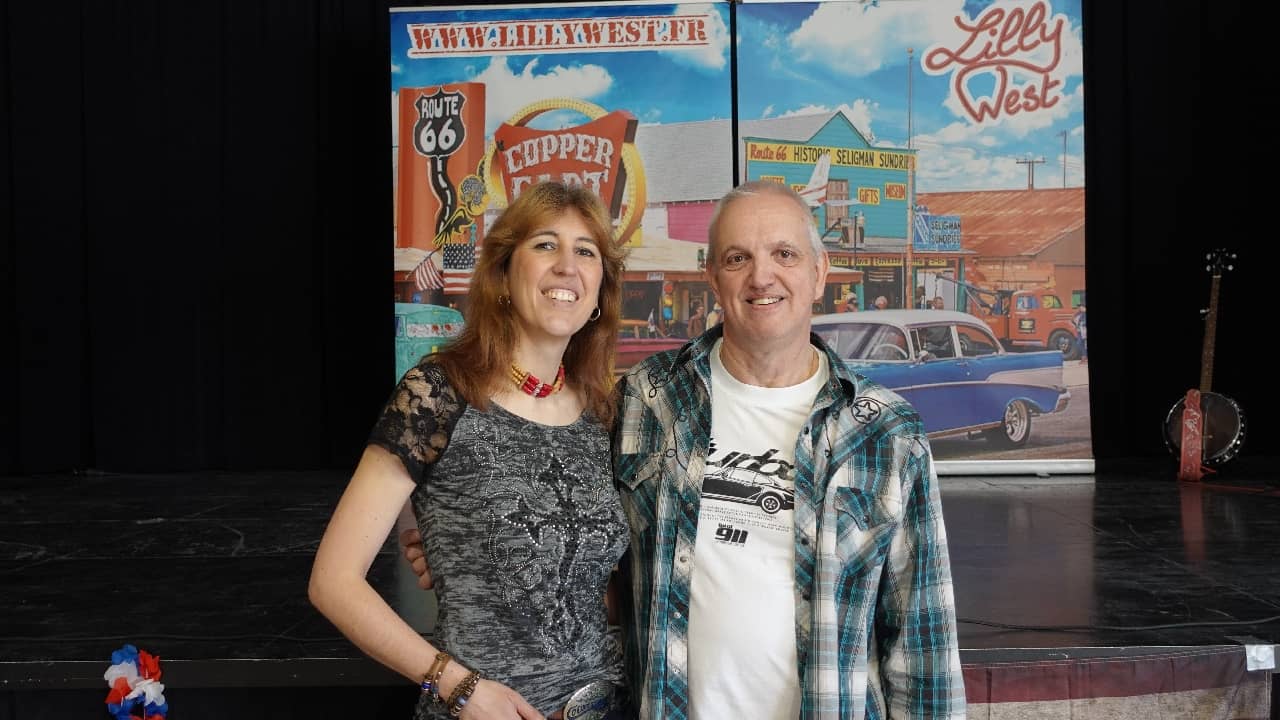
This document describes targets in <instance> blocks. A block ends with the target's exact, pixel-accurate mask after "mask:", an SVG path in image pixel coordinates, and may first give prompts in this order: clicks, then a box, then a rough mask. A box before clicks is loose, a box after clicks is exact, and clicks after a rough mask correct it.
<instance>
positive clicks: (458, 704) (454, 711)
mask: <svg viewBox="0 0 1280 720" xmlns="http://www.w3.org/2000/svg"><path fill="white" fill-rule="evenodd" d="M479 683H480V671H479V670H472V671H471V673H470V674H468V675H467V676H466V677H465V678H463V679H462V682H459V683H458V686H457V687H455V688H454V689H453V693H452V694H450V695H449V717H458V716H459V715H461V714H462V708H464V707H466V705H467V701H468V700H470V699H471V693H473V692H475V691H476V685H478V684H479Z"/></svg>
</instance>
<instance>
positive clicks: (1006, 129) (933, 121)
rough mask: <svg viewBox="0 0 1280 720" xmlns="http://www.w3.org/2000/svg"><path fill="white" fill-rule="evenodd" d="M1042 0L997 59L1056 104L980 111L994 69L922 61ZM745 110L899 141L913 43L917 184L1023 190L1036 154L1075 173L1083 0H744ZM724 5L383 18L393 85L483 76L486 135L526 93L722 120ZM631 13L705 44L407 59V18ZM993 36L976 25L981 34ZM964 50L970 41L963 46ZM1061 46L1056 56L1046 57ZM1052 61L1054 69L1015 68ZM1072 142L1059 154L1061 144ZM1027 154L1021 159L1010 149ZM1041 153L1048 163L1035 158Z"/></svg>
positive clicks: (480, 9)
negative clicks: (1028, 25)
mask: <svg viewBox="0 0 1280 720" xmlns="http://www.w3.org/2000/svg"><path fill="white" fill-rule="evenodd" d="M1037 4H1038V5H1041V6H1042V7H1044V8H1045V9H1046V10H1047V13H1046V16H1045V28H1043V30H1044V32H1045V33H1046V37H1049V33H1050V31H1051V30H1052V28H1054V27H1056V25H1057V23H1058V21H1061V31H1060V32H1058V33H1057V34H1056V35H1052V38H1053V39H1052V40H1045V41H1043V42H1036V41H1035V39H1036V38H1039V37H1041V36H1040V35H1039V34H1038V33H1037V34H1034V35H1030V36H1023V45H1024V47H1023V48H1022V49H1018V50H1014V51H1011V52H1009V53H1008V54H1007V55H1004V56H1001V57H1000V58H998V60H1000V61H1001V62H1000V63H998V64H999V65H1001V66H1002V67H1004V69H1005V70H1006V72H1009V78H1010V82H1011V84H1012V85H1015V86H1028V87H1037V88H1038V87H1043V86H1044V83H1045V82H1046V81H1048V82H1049V83H1050V90H1049V92H1048V93H1047V94H1046V97H1047V98H1049V99H1050V100H1052V104H1051V106H1050V107H1043V108H1037V109H1035V110H1031V111H1024V112H1018V113H1016V114H1008V113H1003V112H1002V113H1000V114H999V116H998V117H996V118H991V117H989V116H988V117H984V118H983V120H982V121H981V122H978V121H975V119H974V117H973V113H972V111H968V112H967V111H966V109H965V108H964V107H963V105H962V104H961V102H960V101H959V99H958V98H959V95H960V94H964V95H967V96H968V98H969V99H970V106H971V107H972V106H973V105H975V104H976V103H977V102H979V101H980V100H981V99H982V98H984V97H991V96H994V95H996V94H997V92H998V90H999V82H998V79H997V78H998V76H997V75H996V74H995V71H994V69H982V68H972V74H970V75H969V76H968V77H967V78H964V79H963V83H964V84H963V88H957V73H958V71H959V70H960V69H962V67H964V64H963V63H958V62H953V63H950V64H948V65H947V66H946V67H943V68H941V69H939V70H938V71H937V73H936V74H931V73H929V72H926V71H925V69H924V60H925V58H926V57H927V56H928V54H929V51H930V49H931V48H939V47H944V48H947V49H952V50H956V49H958V48H960V47H961V46H962V44H963V42H964V40H965V38H966V37H967V33H966V32H964V31H962V30H961V29H960V28H958V27H957V25H956V23H955V18H956V17H957V16H960V17H961V18H963V19H964V20H966V21H972V20H974V19H976V18H978V17H979V16H981V15H983V14H984V13H985V12H987V11H990V10H992V9H993V7H992V6H995V7H994V9H1003V10H1005V11H1006V16H1007V15H1008V13H1009V12H1010V11H1012V10H1014V9H1021V11H1023V12H1026V11H1027V10H1028V9H1030V8H1032V7H1033V6H1035V5H1037ZM735 12H736V31H737V63H738V68H737V72H738V75H737V77H738V97H737V102H738V113H739V117H740V119H742V120H753V119H761V118H776V117H783V116H787V115H797V114H810V113H818V112H827V113H829V112H833V111H836V110H842V111H844V113H845V114H846V115H847V116H848V117H849V118H850V120H851V121H852V122H853V124H854V126H855V127H857V128H858V129H859V130H860V131H862V132H863V134H864V135H866V136H867V137H868V138H869V139H870V140H871V141H872V143H873V144H875V145H878V146H884V147H906V145H907V116H908V92H907V86H908V80H907V78H908V69H907V65H908V55H907V48H913V49H914V50H915V53H914V63H913V64H912V69H911V73H910V75H911V93H910V95H911V98H910V117H911V130H912V132H911V143H912V146H913V147H914V148H915V149H916V150H918V151H919V157H920V163H919V172H918V174H917V177H916V183H917V188H916V189H917V191H919V192H938V191H945V190H977V189H1014V188H1022V187H1026V184H1027V174H1028V167H1029V166H1028V164H1027V163H1026V162H1025V161H1027V160H1033V161H1036V162H1035V163H1034V164H1033V165H1031V167H1033V168H1034V172H1035V184H1036V187H1061V186H1062V185H1063V176H1064V171H1065V176H1066V185H1067V186H1070V187H1079V186H1082V185H1083V184H1084V110H1083V105H1084V101H1083V93H1084V83H1083V75H1082V74H1083V53H1082V39H1081V36H1082V27H1081V10H1080V0H1069V1H1066V2H1052V3H1051V2H1048V0H1040V1H1039V2H1027V1H1025V0H1017V1H1016V2H1014V1H1010V0H998V1H997V2H990V1H987V0H969V1H967V2H966V1H965V0H878V1H877V0H867V1H866V2H856V1H839V2H824V3H772V2H747V3H745V4H741V5H738V6H736V8H735ZM728 13H729V7H728V5H727V4H724V3H713V4H705V3H689V4H674V5H657V4H645V5H620V4H619V5H596V6H593V5H536V4H531V5H523V6H517V5H509V6H476V7H473V8H469V9H459V8H448V9H430V10H429V9H418V10H411V11H404V12H393V13H392V14H391V23H392V33H391V50H392V62H391V79H392V88H391V89H392V91H395V90H396V89H398V88H399V87H406V86H408V87H416V86H426V85H434V84H440V83H449V82H462V81H474V82H483V83H485V84H486V86H487V88H488V90H487V92H486V97H487V100H486V102H487V113H486V115H487V117H486V133H491V132H492V131H493V129H494V128H495V127H497V125H498V124H499V123H501V122H503V121H504V120H507V119H508V118H510V117H511V116H512V115H513V114H514V113H515V112H516V111H517V110H519V109H520V108H522V107H524V106H525V105H527V104H529V103H530V102H533V101H536V100H540V99H544V98H548V97H572V98H578V99H581V100H586V101H588V102H591V103H594V104H596V105H599V106H601V107H603V108H606V109H615V108H626V109H628V110H630V111H631V112H632V113H633V114H635V115H636V117H637V118H638V119H639V120H640V122H641V123H674V122H690V121H699V120H707V119H715V118H726V117H728V116H729V115H730V113H731V112H732V110H731V108H730V105H729V102H730V98H729V95H728V92H727V91H719V90H718V89H719V88H727V87H728V86H729V83H730V58H729V49H730V37H729V17H728ZM625 14H637V15H663V14H705V15H709V16H710V20H711V21H710V23H709V25H708V42H707V43H706V45H704V46H702V47H700V48H698V49H696V50H693V51H690V50H663V51H652V50H647V51H643V52H577V53H572V54H556V53H541V54H524V55H520V54H516V55H474V56H466V57H432V58H430V59H429V60H413V59H410V58H409V57H408V49H409V45H410V39H409V35H408V33H407V32H406V31H405V25H406V24H407V23H413V22H462V21H472V20H481V19H491V18H497V17H500V18H502V19H552V18H586V17H593V16H599V17H604V16H618V15H625ZM985 37H986V35H981V36H980V38H979V39H980V40H981V39H982V38H985ZM968 53H969V54H973V53H976V50H973V49H971V50H969V51H968ZM1055 58H1056V59H1055ZM1019 64H1020V65H1021V66H1022V67H1050V66H1051V67H1052V69H1051V70H1049V71H1048V72H1047V73H1043V72H1039V71H1038V70H1037V71H1034V72H1028V71H1026V70H1018V69H1017V68H1018V66H1019ZM578 122H581V118H580V117H578V116H576V115H573V114H568V115H566V116H565V117H556V116H554V115H552V114H548V115H544V116H542V117H540V118H538V119H537V121H535V123H534V124H535V125H537V126H542V127H555V126H557V125H558V124H576V123H578ZM1064 147H1065V153H1064ZM1020 160H1021V161H1024V162H1019V161H1020ZM1040 160H1043V162H1039V161H1040Z"/></svg>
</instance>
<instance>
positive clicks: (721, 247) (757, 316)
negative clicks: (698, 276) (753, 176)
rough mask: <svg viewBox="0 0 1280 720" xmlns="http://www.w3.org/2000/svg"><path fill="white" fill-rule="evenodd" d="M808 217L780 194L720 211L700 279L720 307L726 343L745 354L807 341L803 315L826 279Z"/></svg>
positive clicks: (806, 318)
mask: <svg viewBox="0 0 1280 720" xmlns="http://www.w3.org/2000/svg"><path fill="white" fill-rule="evenodd" d="M811 222H812V220H811V219H810V217H809V214H808V213H807V212H805V210H804V209H803V208H801V207H800V206H799V205H798V204H797V203H795V202H794V201H793V200H792V199H790V198H788V197H786V196H779V195H771V194H760V195H754V196H750V197H745V198H740V199H738V200H736V201H735V202H733V203H731V204H730V205H729V206H728V207H726V208H725V209H724V210H723V211H722V214H721V216H720V222H719V225H718V227H717V233H716V238H714V239H713V244H712V248H711V253H712V256H711V262H709V263H708V264H707V281H708V282H709V283H710V284H711V288H712V289H713V290H715V293H716V297H717V298H718V299H719V301H720V305H721V306H723V308H724V319H723V320H722V323H723V325H724V328H725V330H724V338H725V342H726V343H729V344H733V345H737V346H739V347H740V348H742V349H743V350H745V351H747V352H757V351H759V350H783V349H796V348H799V347H801V346H807V345H808V344H809V319H810V317H811V316H812V312H813V311H812V307H813V303H814V301H815V300H816V299H817V298H819V297H821V295H822V287H823V285H824V284H825V283H826V279H827V262H828V261H827V254H826V253H825V252H823V253H821V255H815V254H814V249H813V247H812V245H810V242H809V231H808V224H809V223H811Z"/></svg>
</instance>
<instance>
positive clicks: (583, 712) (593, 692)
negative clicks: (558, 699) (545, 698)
mask: <svg viewBox="0 0 1280 720" xmlns="http://www.w3.org/2000/svg"><path fill="white" fill-rule="evenodd" d="M613 693H614V686H613V683H612V682H609V681H608V680H596V681H595V682H591V683H587V684H586V685H583V686H582V687H580V688H578V689H577V690H575V691H573V694H572V695H570V696H569V700H568V702H566V703H565V704H564V720H602V719H603V718H604V716H605V715H606V714H608V712H609V709H610V708H611V707H612V705H613V702H612V701H613Z"/></svg>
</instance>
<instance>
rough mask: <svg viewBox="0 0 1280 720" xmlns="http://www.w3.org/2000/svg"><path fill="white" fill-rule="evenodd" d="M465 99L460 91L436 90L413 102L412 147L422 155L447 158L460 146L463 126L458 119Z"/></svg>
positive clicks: (464, 134)
mask: <svg viewBox="0 0 1280 720" xmlns="http://www.w3.org/2000/svg"><path fill="white" fill-rule="evenodd" d="M464 103H466V98H465V97H463V96H462V93H460V92H444V91H443V90H437V91H436V92H435V93H433V94H431V95H421V96H419V97H418V99H417V101H416V102H415V105H416V107H417V110H418V121H417V122H416V123H414V126H413V148H414V149H415V150H417V151H418V153H419V154H421V155H425V156H426V157H435V158H442V157H449V156H450V155H452V154H453V153H454V151H456V150H457V149H458V148H459V147H461V146H462V143H463V141H464V140H466V137H467V128H466V126H465V125H464V124H463V122H462V106H463V104H464Z"/></svg>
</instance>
